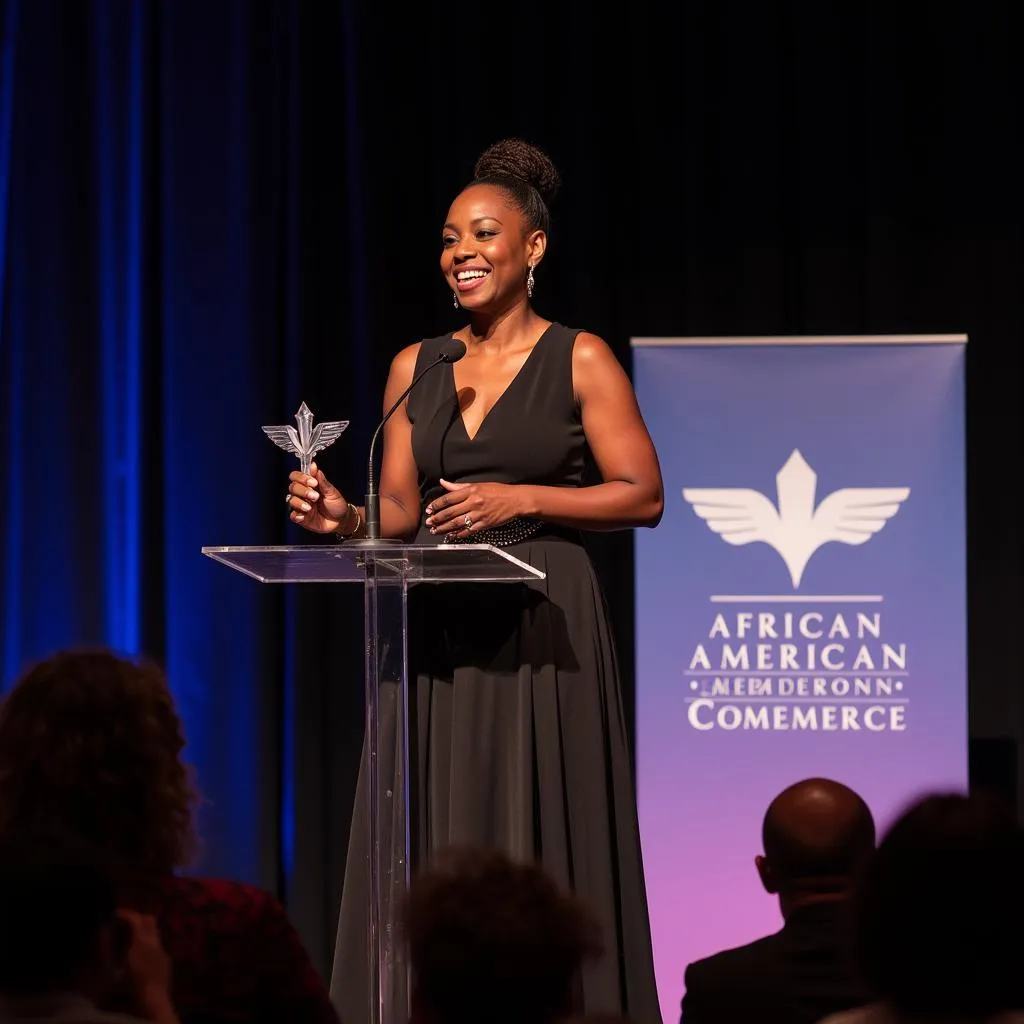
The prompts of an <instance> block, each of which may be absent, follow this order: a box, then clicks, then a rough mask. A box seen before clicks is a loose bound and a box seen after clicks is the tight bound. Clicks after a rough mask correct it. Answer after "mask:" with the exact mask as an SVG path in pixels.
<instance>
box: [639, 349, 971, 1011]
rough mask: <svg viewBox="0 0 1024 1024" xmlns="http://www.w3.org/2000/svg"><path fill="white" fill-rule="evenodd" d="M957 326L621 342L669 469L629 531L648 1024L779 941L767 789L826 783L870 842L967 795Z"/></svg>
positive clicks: (961, 362)
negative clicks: (709, 972) (651, 517)
mask: <svg viewBox="0 0 1024 1024" xmlns="http://www.w3.org/2000/svg"><path fill="white" fill-rule="evenodd" d="M965 343H966V338H965V337H964V336H962V335H954V336H949V335H939V336H935V337H930V336H928V337H925V336H916V335H914V336H900V337H864V338H859V337H837V338H788V339H787V338H752V339H635V340H634V341H633V346H634V351H633V369H634V373H633V380H634V385H635V387H636V392H637V396H638V399H639V402H640V407H641V410H642V412H643V415H644V417H645V419H646V421H647V425H648V427H649V429H650V431H651V435H652V437H653V439H654V443H655V445H656V447H657V450H658V455H659V458H660V460H661V466H662V471H663V474H664V479H665V515H664V519H663V520H662V523H661V525H660V527H659V528H658V529H657V530H651V531H645V530H640V531H638V533H637V540H636V643H637V786H638V802H639V813H640V827H641V837H642V842H643V854H644V863H645V871H646V878H647V896H648V902H649V906H650V912H651V926H652V931H653V938H654V953H655V964H656V968H657V974H658V987H659V995H660V999H661V1006H662V1014H663V1017H664V1020H665V1021H666V1024H667V1022H672V1021H678V1019H679V1005H680V999H681V998H682V994H683V972H684V970H685V968H686V966H687V964H689V963H690V962H692V961H693V960H697V959H700V958H702V957H705V956H709V955H711V954H713V953H716V952H718V951H720V950H723V949H727V948H730V947H734V946H738V945H743V944H745V943H747V942H750V941H752V940H754V939H757V938H760V937H761V936H764V935H767V934H770V933H772V932H775V931H778V929H779V928H780V927H781V925H782V919H781V916H780V914H779V909H778V902H777V898H776V897H773V896H769V895H767V894H766V893H765V892H764V890H763V889H762V888H761V886H760V882H759V880H758V877H757V874H756V871H755V868H754V857H755V856H756V855H757V854H758V853H760V852H761V823H762V819H763V817H764V812H765V810H766V809H767V807H768V804H769V803H770V802H771V800H772V799H773V798H774V797H775V796H776V795H777V794H778V793H779V792H780V791H781V790H783V789H784V788H785V787H786V786H788V785H790V784H791V783H793V782H797V781H799V780H800V779H804V778H808V777H812V776H825V777H827V778H832V779H836V780H837V781H839V782H842V783H845V784H846V785H848V786H850V787H852V788H853V789H854V790H856V791H857V792H858V793H860V794H861V795H862V796H863V797H864V799H865V800H867V802H868V804H869V805H870V807H871V809H872V811H873V812H874V814H875V819H876V822H877V824H878V826H879V828H880V829H882V828H884V827H885V826H886V824H887V823H888V821H890V820H891V818H892V816H893V814H894V813H895V812H897V811H898V810H900V809H901V808H902V807H903V806H904V805H905V804H906V803H907V802H908V801H909V800H911V799H913V798H914V797H915V796H917V795H919V794H920V793H922V792H923V791H927V790H932V789H942V788H947V787H948V788H955V789H963V788H964V787H965V786H966V784H967V669H966V573H965V513H964V501H965V498H964V421H963V392H964V352H965Z"/></svg>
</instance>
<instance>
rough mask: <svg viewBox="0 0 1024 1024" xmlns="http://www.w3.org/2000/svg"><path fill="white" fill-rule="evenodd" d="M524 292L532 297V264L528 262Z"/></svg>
mask: <svg viewBox="0 0 1024 1024" xmlns="http://www.w3.org/2000/svg"><path fill="white" fill-rule="evenodd" d="M526 294H527V296H528V297H529V298H531V299H532V298H533V264H532V263H531V264H530V272H529V273H528V274H527V275H526Z"/></svg>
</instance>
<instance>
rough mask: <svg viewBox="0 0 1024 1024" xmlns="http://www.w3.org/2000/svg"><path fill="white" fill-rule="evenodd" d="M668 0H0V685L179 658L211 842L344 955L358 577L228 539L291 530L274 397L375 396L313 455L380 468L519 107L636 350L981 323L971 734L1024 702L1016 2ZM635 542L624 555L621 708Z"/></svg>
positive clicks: (562, 259)
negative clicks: (342, 896) (653, 342)
mask: <svg viewBox="0 0 1024 1024" xmlns="http://www.w3.org/2000/svg"><path fill="white" fill-rule="evenodd" d="M669 6H670V5H661V4H647V3H644V2H634V3H631V4H629V5H628V10H620V11H619V12H618V13H617V14H616V15H615V16H614V17H613V16H610V15H603V14H601V13H599V11H600V6H599V5H594V4H589V3H587V4H584V3H561V4H550V5H540V6H538V5H535V4H534V5H522V6H517V5H511V6H509V7H508V8H503V9H502V11H501V17H500V19H499V20H498V21H496V22H494V24H493V26H484V25H483V24H482V23H480V22H479V21H477V20H475V17H469V16H468V15H467V14H466V8H465V5H462V7H461V8H459V7H458V6H457V5H456V6H455V7H453V6H452V5H436V4H419V5H410V6H408V7H407V8H405V9H403V10H400V9H399V8H398V7H396V6H395V5H391V4H382V5H373V4H357V3H354V2H350V0H337V2H330V3H329V2H323V3H313V2H303V3H298V2H291V0H277V2H271V0H267V2H265V3H264V2H261V3H251V2H248V0H202V2H198V0H167V2H165V3H157V2H154V3H143V2H138V0H136V2H133V0H106V2H102V0H95V2H86V0H0V11H2V17H0V25H2V33H3V36H2V45H0V424H2V453H3V474H4V475H3V490H4V493H3V500H2V502H0V623H2V628H3V645H2V669H3V677H2V679H3V684H4V685H5V686H8V685H10V682H11V681H12V680H13V678H14V677H15V675H16V674H17V673H18V672H19V671H20V670H21V669H22V668H23V667H24V666H25V665H26V664H27V663H28V662H29V661H30V660H32V659H34V658H36V657H39V656H43V655H46V654H48V653H50V652H52V651H53V650H55V649H57V648H59V647H62V646H66V645H78V644H97V643H102V644H109V645H112V646H114V647H116V648H118V649H121V650H125V651H144V652H146V653H148V654H150V655H152V656H153V657H155V658H157V659H159V660H160V661H161V662H163V663H164V664H165V665H166V667H167V669H168V672H169V674H170V677H171V679H172V682H173V686H174V688H175V692H176V695H177V698H178V701H179V703H180V707H181V711H182V714H183V716H184V719H185V725H186V728H187V731H188V735H189V741H190V742H189V749H188V754H189V756H190V758H191V760H192V761H193V763H194V764H195V765H196V767H197V770H198V776H199V780H200V783H201V786H202V789H203V792H204V793H205V796H206V803H205V805H204V808H203V812H202V821H201V825H202V831H203V834H204V836H205V840H206V852H205V858H204V861H203V863H202V865H201V868H202V870H204V871H206V872H208V873H219V874H224V875H229V876H231V877H234V878H240V879H245V880H250V881H254V882H258V883H260V884H263V885H266V886H269V887H270V888H272V889H274V890H276V891H277V892H279V893H280V894H281V896H282V897H283V898H284V899H285V900H286V901H287V904H288V907H289V909H290V911H291V913H292V915H293V918H294V920H295V921H296V923H297V924H298V926H299V927H300V930H301V931H302V934H303V936H304V937H305V939H306V940H307V942H308V943H309V945H310V948H311V950H312V951H313V953H314V955H315V956H316V958H317V961H318V963H319V964H320V965H321V967H324V968H326V965H327V963H328V952H329V949H330V946H331V941H332V935H333V927H334V918H335V915H336V910H337V901H338V895H339V888H340V877H341V867H342V864H343V859H344V854H345V842H344V840H345V835H346V831H347V824H348V816H349V812H350V807H351V801H352V791H353V784H354V778H355V772H356V768H357V762H358V756H359V747H360V742H361V729H362V720H361V709H362V703H361V702H362V694H361V691H360V645H359V639H360V630H361V603H360V595H359V594H358V593H356V592H351V593H349V592H347V591H345V590H344V589H342V590H339V591H338V592H334V591H332V590H329V589H326V588H313V587H309V588H296V589H293V590H285V589H284V588H274V587H261V586H260V585H258V584H256V583H254V582H253V581H250V580H247V579H245V578H242V577H240V576H237V575H235V574H233V573H231V572H230V571H228V570H227V569H226V568H224V567H222V566H219V565H217V564H215V563H213V562H212V561H210V560H208V559H204V558H203V557H201V555H200V547H201V546H202V545H204V544H262V543H268V544H275V543H284V542H286V541H295V540H297V539H298V537H299V533H298V531H297V530H296V529H295V528H294V527H291V526H290V525H289V524H288V523H287V521H286V518H285V514H284V503H283V495H284V490H283V485H284V481H285V478H286V475H287V472H288V470H289V468H290V467H291V465H292V464H293V463H294V460H293V459H292V458H291V457H290V456H285V455H283V454H282V453H280V452H279V451H277V450H276V449H274V448H273V447H272V446H271V444H270V442H269V441H268V440H267V439H266V438H265V437H264V436H263V435H262V433H261V432H260V429H259V428H260V426H261V425H263V424H273V423H282V422H291V418H292V416H293V415H294V413H295V410H296V408H297V406H298V404H299V402H300V401H302V400H305V401H306V402H307V403H308V404H309V405H310V406H311V408H312V409H313V411H314V413H315V414H316V415H317V417H318V419H328V418H330V419H335V418H348V419H351V421H352V426H351V428H350V429H349V431H348V433H346V434H345V435H344V436H343V438H342V439H341V441H339V442H338V443H337V444H336V445H335V446H334V448H332V449H331V450H330V451H329V452H328V453H326V455H325V456H324V458H323V460H322V462H323V465H324V467H325V469H326V470H327V471H328V473H329V474H330V475H331V476H332V477H333V478H335V479H336V480H337V481H338V482H339V483H340V484H341V485H342V486H343V487H344V488H346V489H347V490H348V491H350V492H351V493H352V494H353V495H355V496H358V495H359V494H360V493H361V491H362V487H363V484H364V465H363V461H364V452H365V448H366V443H367V441H368V439H369V434H370V432H371V431H372V428H373V426H374V425H375V421H376V419H377V417H378V416H379V412H380V396H381V391H382V386H383V382H384V378H385V375H386V372H387V368H388V364H389V361H390V358H391V356H392V355H393V354H394V353H395V352H396V351H397V350H398V349H399V348H400V347H402V346H403V345H405V344H407V343H409V342H410V341H414V340H416V339H417V338H419V337H424V336H429V335H433V334H437V333H439V332H441V331H444V330H447V329H449V328H450V327H452V326H454V325H455V324H456V323H457V316H456V314H455V311H454V310H453V309H452V308H451V302H450V296H449V294H448V293H447V291H446V289H445V287H444V285H443V283H442V281H441V279H440V276H439V274H438V272H437V269H436V260H437V257H438V252H439V232H440V225H441V223H442V222H443V216H444V213H445V212H446V209H447V204H448V202H449V200H450V198H451V197H452V195H453V193H454V191H455V190H456V189H457V188H458V187H459V186H460V185H461V184H463V183H464V181H465V180H466V179H467V178H468V177H469V174H470V171H471V168H472V161H473V159H474V157H475V156H476V154H477V153H478V152H479V151H480V150H481V149H482V148H483V147H484V146H486V145H487V144H489V143H490V142H492V141H494V140H496V139H498V138H501V137H503V136H506V135H511V134H520V135H523V136H524V137H527V138H530V139H532V140H534V141H536V142H538V143H539V144H541V145H543V146H545V147H546V148H547V149H548V150H549V151H550V152H551V153H552V155H553V157H554V158H555V159H556V161H557V162H558V163H559V165H560V166H561V168H562V170H563V173H564V176H565V180H566V188H565V193H564V197H563V200H562V202H561V203H560V204H559V205H558V206H557V207H556V209H555V219H554V230H553V235H552V247H551V249H550V253H549V258H548V259H547V260H546V261H545V263H544V264H543V266H542V268H541V270H540V272H539V273H538V275H537V295H536V298H537V304H538V307H539V310H540V312H541V313H542V314H546V315H550V316H552V317H554V318H556V319H558V320H560V321H561V322H563V323H567V324H569V325H572V326H579V327H585V328H587V329H589V330H593V331H596V332H598V333H600V334H602V335H603V336H604V337H606V338H607V339H608V340H609V341H610V342H611V344H612V345H613V346H614V347H615V349H616V350H617V351H618V353H619V355H620V356H621V357H622V359H623V361H624V362H625V363H626V364H627V366H628V364H629V348H628V345H629V339H630V337H631V336H641V335H643V336H651V335H680V334H700V335H712V334H777V333H785V334H791V333H901V332H921V331H939V332H956V331H966V332H968V333H969V334H970V338H971V341H970V346H969V399H968V406H969V409H968V414H969V481H970V483H969V514H970V588H971V590H970V630H971V666H970V667H971V673H972V688H973V693H972V712H973V720H974V732H975V734H976V735H978V736H989V737H992V736H999V735H1001V734H1005V735H1007V736H1009V737H1010V738H1011V739H1015V738H1017V737H1018V736H1019V733H1020V730H1021V726H1022V724H1024V723H1022V712H1024V703H1022V701H1021V699H1020V682H1021V661H1020V645H1019V643H1017V641H1016V635H1017V633H1018V632H1019V628H1020V625H1019V624H1020V622H1021V618H1022V611H1024V609H1022V601H1021V585H1020V576H1021V557H1020V554H1021V548H1020V527H1019V521H1020V511H1019V501H1018V500H1017V499H1016V497H1015V495H1016V479H1015V478H1016V477H1017V475H1018V474H1019V473H1020V467H1021V454H1022V453H1021V440H1020V428H1021V416H1020V346H1021V342H1022V326H1024V322H1022V321H1024V303H1022V294H1024V293H1022V283H1024V259H1022V210H1021V198H1020V196H1021V182H1024V160H1022V152H1021V127H1020V126H1021V116H1020V115H1021V111H1020V100H1019V96H1020V95H1021V94H1022V92H1024V89H1022V86H1024V82H1022V81H1021V79H1022V73H1021V70H1020V67H1021V66H1020V62H1019V59H1018V55H1017V52H1016V51H1017V45H1016V40H1017V38H1018V33H1017V28H1016V26H1017V22H1016V20H1015V19H1016V18H1018V17H1019V16H1018V15H1017V14H1016V11H1015V9H1014V5H1013V4H1012V3H1010V2H1006V3H1002V4H999V3H990V4H966V3H963V4H952V5H947V6H946V7H945V8H940V7H936V6H934V5H932V6H929V7H920V6H918V7H916V8H914V9H911V7H910V6H909V5H908V7H907V9H906V10H904V9H902V8H900V7H899V6H898V5H891V4H888V5H878V7H877V8H875V7H874V6H873V5H863V4H861V5H820V4H819V5H804V4H795V3H777V4H762V5H757V4H730V3H727V2H722V0H706V2H690V3H683V4H680V5H674V6H671V10H669ZM875 10H877V12H878V13H872V12H873V11H875ZM863 401H864V403H865V405H866V406H868V407H870V404H871V402H872V396H871V395H870V394H865V395H864V396H863ZM679 443H680V444H694V443H700V439H699V438H680V439H679ZM669 499H670V500H672V496H671V495H670V496H669ZM631 550H632V548H631V538H630V537H629V536H617V537H605V538H598V539H597V540H596V541H595V544H594V551H595V557H596V559H597V562H598V566H599V569H600V571H601V573H602V576H603V579H604V582H605V586H606V589H607V593H608V597H609V601H610V604H611V607H612V610H613V614H614V617H615V622H616V627H617V631H618V639H619V644H620V647H621V654H622V661H623V664H624V667H625V674H626V686H627V697H628V698H631V695H632V675H631V668H630V666H631V656H632V624H631V617H632V563H631ZM680 800H681V802H680V808H679V813H680V814H685V794H682V795H681V798H680Z"/></svg>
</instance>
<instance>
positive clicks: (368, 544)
mask: <svg viewBox="0 0 1024 1024" xmlns="http://www.w3.org/2000/svg"><path fill="white" fill-rule="evenodd" d="M338 543H339V544H341V545H342V547H346V548H381V547H398V546H399V545H401V544H402V543H403V541H400V540H397V539H396V538H394V537H378V538H377V539H376V540H371V539H370V538H369V537H360V538H359V539H358V540H355V539H353V540H342V541H339V542H338Z"/></svg>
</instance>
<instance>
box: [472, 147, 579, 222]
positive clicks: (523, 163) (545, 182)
mask: <svg viewBox="0 0 1024 1024" xmlns="http://www.w3.org/2000/svg"><path fill="white" fill-rule="evenodd" d="M473 173H474V176H475V177H476V178H491V177H509V178H519V179H520V180H521V181H525V182H527V183H528V184H530V185H532V186H533V187H534V188H535V189H536V190H537V191H538V192H539V193H540V197H541V199H543V200H544V202H545V203H546V204H547V205H548V206H550V205H551V203H552V201H553V200H554V198H555V196H556V195H557V194H558V189H559V187H560V186H561V184H562V178H561V175H559V173H558V170H557V169H556V168H555V165H554V164H553V163H552V162H551V160H550V158H549V157H548V155H547V154H546V153H545V152H544V151H543V150H540V149H538V148H537V147H536V146H532V145H531V144H530V143H529V142H523V140H522V139H504V140H503V141H502V142H496V143H495V144H494V145H493V146H491V147H490V148H489V149H487V150H486V151H485V152H484V153H483V154H481V156H480V158H479V159H478V160H477V162H476V167H475V168H474V169H473Z"/></svg>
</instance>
